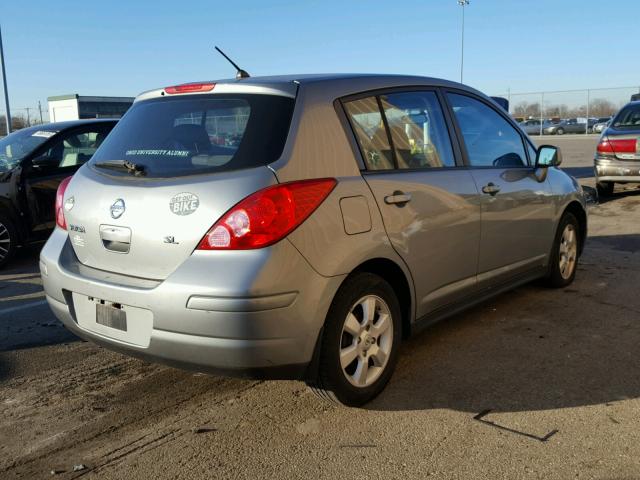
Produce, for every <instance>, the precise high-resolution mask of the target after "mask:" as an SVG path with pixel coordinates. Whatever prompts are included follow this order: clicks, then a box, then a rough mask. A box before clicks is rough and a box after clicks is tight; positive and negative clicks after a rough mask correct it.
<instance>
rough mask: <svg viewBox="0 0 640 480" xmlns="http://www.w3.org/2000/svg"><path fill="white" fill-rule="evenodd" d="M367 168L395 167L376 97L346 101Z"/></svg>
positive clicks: (348, 113)
mask: <svg viewBox="0 0 640 480" xmlns="http://www.w3.org/2000/svg"><path fill="white" fill-rule="evenodd" d="M345 109H346V111H347V115H348V117H349V121H350V122H351V126H352V128H353V130H354V132H355V134H356V137H357V139H358V144H359V146H360V151H361V153H362V156H363V157H364V162H365V164H366V166H367V170H391V169H393V152H392V151H391V145H390V144H389V136H388V135H387V130H386V128H385V125H384V121H383V119H382V114H381V113H380V108H379V106H378V100H377V98H376V97H367V98H362V99H360V100H352V101H350V102H347V103H345Z"/></svg>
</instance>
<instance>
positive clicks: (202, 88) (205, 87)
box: [164, 83, 216, 95]
mask: <svg viewBox="0 0 640 480" xmlns="http://www.w3.org/2000/svg"><path fill="white" fill-rule="evenodd" d="M215 86H216V84H215V83H184V84H182V85H174V86H173V87H166V88H165V89H164V91H165V92H166V93H168V94H171V95H173V94H176V93H198V92H210V91H211V90H213V87H215Z"/></svg>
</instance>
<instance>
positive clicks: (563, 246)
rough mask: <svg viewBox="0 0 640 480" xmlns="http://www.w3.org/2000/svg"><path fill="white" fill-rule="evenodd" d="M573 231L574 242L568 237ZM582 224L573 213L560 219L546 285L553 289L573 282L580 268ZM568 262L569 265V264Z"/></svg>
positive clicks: (566, 214)
mask: <svg viewBox="0 0 640 480" xmlns="http://www.w3.org/2000/svg"><path fill="white" fill-rule="evenodd" d="M568 231H572V233H573V238H572V240H571V239H570V238H569V237H568V235H569V233H568ZM581 242H582V239H581V238H580V224H579V223H578V219H577V218H576V217H575V215H574V214H573V213H569V212H566V213H565V214H564V215H563V216H562V218H561V219H560V223H559V224H558V231H557V232H556V237H555V240H554V242H553V247H552V250H551V255H550V257H549V258H550V263H549V273H548V274H547V277H546V279H545V284H546V285H547V286H548V287H551V288H564V287H566V286H567V285H570V284H571V282H573V279H574V278H575V276H576V270H577V268H578V257H579V252H580V243H581ZM567 262H568V263H567Z"/></svg>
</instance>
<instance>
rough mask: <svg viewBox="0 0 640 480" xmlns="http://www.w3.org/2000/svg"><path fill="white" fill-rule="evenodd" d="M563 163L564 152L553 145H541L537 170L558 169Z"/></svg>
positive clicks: (537, 155) (537, 158) (537, 157)
mask: <svg viewBox="0 0 640 480" xmlns="http://www.w3.org/2000/svg"><path fill="white" fill-rule="evenodd" d="M561 163H562V152H561V151H560V149H559V148H558V147H554V146H553V145H541V146H540V148H538V153H537V154H536V168H548V167H558V166H560V164H561Z"/></svg>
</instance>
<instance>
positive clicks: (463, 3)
mask: <svg viewBox="0 0 640 480" xmlns="http://www.w3.org/2000/svg"><path fill="white" fill-rule="evenodd" d="M458 5H460V6H461V7H462V42H461V47H460V83H462V78H463V73H464V7H466V6H467V5H469V0H458Z"/></svg>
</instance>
